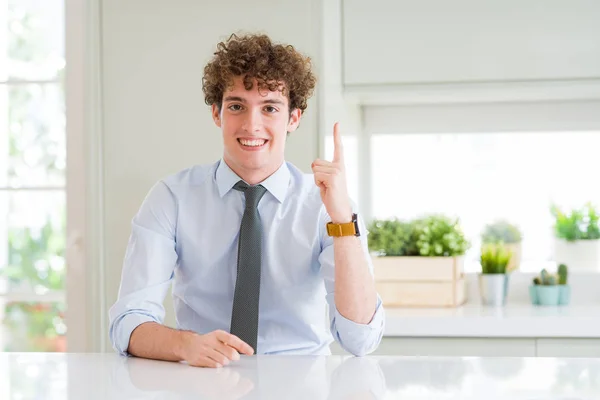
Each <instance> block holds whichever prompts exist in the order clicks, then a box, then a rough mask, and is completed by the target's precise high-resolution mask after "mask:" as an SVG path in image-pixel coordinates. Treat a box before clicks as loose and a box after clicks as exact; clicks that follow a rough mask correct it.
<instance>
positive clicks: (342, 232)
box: [327, 214, 359, 237]
mask: <svg viewBox="0 0 600 400" xmlns="http://www.w3.org/2000/svg"><path fill="white" fill-rule="evenodd" d="M327 233H328V234H329V236H333V237H341V236H359V232H358V224H357V216H356V214H353V215H352V221H351V222H345V223H343V224H334V223H333V222H329V223H328V224H327Z"/></svg>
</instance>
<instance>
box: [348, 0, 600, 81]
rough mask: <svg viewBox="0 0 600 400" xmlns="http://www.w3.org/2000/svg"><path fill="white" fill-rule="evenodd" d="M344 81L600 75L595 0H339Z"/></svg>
mask: <svg viewBox="0 0 600 400" xmlns="http://www.w3.org/2000/svg"><path fill="white" fill-rule="evenodd" d="M342 17H343V33H342V34H343V41H342V43H343V44H342V47H343V69H344V83H345V84H346V85H350V86H352V85H381V84H402V83H409V84H414V83H481V82H505V81H523V80H526V81H537V80H577V79H589V78H600V2H598V1H594V0H529V1H525V2H524V1H520V0H503V1H479V0H454V1H447V0H419V1H413V0H410V1H409V0H370V1H364V0H343V5H342Z"/></svg>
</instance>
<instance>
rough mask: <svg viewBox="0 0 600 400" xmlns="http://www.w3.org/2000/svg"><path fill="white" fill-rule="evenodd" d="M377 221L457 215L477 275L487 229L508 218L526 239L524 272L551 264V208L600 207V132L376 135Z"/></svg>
mask: <svg viewBox="0 0 600 400" xmlns="http://www.w3.org/2000/svg"><path fill="white" fill-rule="evenodd" d="M371 140H372V144H371V149H372V157H371V160H372V182H371V188H372V200H371V203H372V208H373V210H372V215H373V216H374V217H376V218H389V217H394V216H397V217H400V218H412V217H415V216H418V215H420V214H424V213H430V212H442V213H446V214H448V215H453V216H457V217H459V218H460V220H461V225H462V227H463V229H464V231H465V235H466V236H467V237H468V238H469V240H470V241H471V242H472V247H471V249H470V250H469V251H468V252H467V261H466V266H465V268H466V269H467V271H469V272H474V271H478V270H479V264H478V258H479V248H480V244H481V242H480V239H479V235H480V233H481V232H482V230H483V228H484V225H485V224H486V223H488V222H491V221H493V220H494V219H496V218H506V219H508V220H510V221H512V222H513V223H515V224H517V225H518V226H519V227H520V228H521V230H522V232H523V243H522V245H523V254H522V262H521V270H522V271H524V272H538V271H539V270H540V269H541V268H543V267H549V266H551V265H552V263H553V244H554V242H553V231H552V226H553V219H552V216H551V214H550V205H551V204H552V203H553V202H554V203H556V204H558V205H561V206H563V207H581V206H583V205H584V204H585V203H586V202H588V201H591V202H593V203H595V204H600V186H598V185H596V184H595V183H594V182H597V176H598V173H599V171H600V168H595V167H594V161H593V160H595V159H597V155H598V149H600V131H598V132H509V133H489V132H487V133H485V134H481V133H465V134H445V133H432V134H430V133H418V134H396V135H394V134H375V135H373V136H372V139H371Z"/></svg>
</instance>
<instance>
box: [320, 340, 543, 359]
mask: <svg viewBox="0 0 600 400" xmlns="http://www.w3.org/2000/svg"><path fill="white" fill-rule="evenodd" d="M331 349H332V353H333V354H347V353H346V352H345V351H344V350H343V349H341V348H340V347H339V345H338V344H337V343H333V344H332V346H331ZM371 355H394V356H440V357H442V356H459V357H460V356H473V357H502V356H515V357H517V356H520V357H535V339H520V338H519V339H513V338H506V339H505V338H499V339H495V338H489V339H488V338H401V337H385V338H383V340H382V341H381V344H380V345H379V348H378V349H377V350H376V351H375V352H373V353H372V354H371Z"/></svg>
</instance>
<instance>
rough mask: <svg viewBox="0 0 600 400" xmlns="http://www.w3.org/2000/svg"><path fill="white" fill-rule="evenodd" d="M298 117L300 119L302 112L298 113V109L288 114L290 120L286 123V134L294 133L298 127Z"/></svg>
mask: <svg viewBox="0 0 600 400" xmlns="http://www.w3.org/2000/svg"><path fill="white" fill-rule="evenodd" d="M300 117H302V111H300V109H299V108H296V109H294V110H292V112H291V113H290V120H289V121H288V128H287V131H288V133H289V132H294V131H295V130H296V129H297V128H298V125H300Z"/></svg>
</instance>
